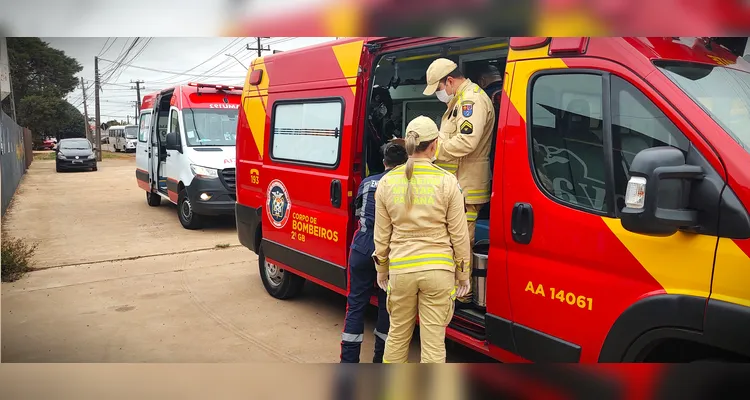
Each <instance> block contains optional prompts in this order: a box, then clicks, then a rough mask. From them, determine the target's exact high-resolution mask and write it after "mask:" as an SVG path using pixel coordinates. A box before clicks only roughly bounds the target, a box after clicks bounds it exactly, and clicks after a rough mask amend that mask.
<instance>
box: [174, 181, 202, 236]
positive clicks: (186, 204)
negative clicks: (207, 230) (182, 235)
mask: <svg viewBox="0 0 750 400" xmlns="http://www.w3.org/2000/svg"><path fill="white" fill-rule="evenodd" d="M177 217H178V218H179V219H180V223H181V224H182V227H183V228H185V229H190V230H196V229H201V228H202V227H203V216H202V215H200V214H196V213H195V212H194V211H193V207H192V205H191V204H190V199H188V195H187V190H185V189H184V188H183V189H182V190H180V193H179V194H178V195H177Z"/></svg>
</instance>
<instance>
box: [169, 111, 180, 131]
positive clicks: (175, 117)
mask: <svg viewBox="0 0 750 400" xmlns="http://www.w3.org/2000/svg"><path fill="white" fill-rule="evenodd" d="M173 132H174V133H178V134H179V133H180V114H179V113H178V112H177V110H172V111H171V113H170V114H169V130H168V131H167V133H173Z"/></svg>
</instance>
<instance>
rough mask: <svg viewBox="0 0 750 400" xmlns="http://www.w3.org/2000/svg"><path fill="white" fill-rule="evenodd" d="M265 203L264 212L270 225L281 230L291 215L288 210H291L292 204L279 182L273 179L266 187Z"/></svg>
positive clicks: (284, 188) (287, 193)
mask: <svg viewBox="0 0 750 400" xmlns="http://www.w3.org/2000/svg"><path fill="white" fill-rule="evenodd" d="M266 201H267V202H268V203H267V204H266V212H267V213H268V219H270V220H271V224H273V226H275V227H276V228H283V227H284V225H286V222H287V221H288V220H289V215H291V213H290V212H289V210H290V209H291V208H292V202H291V201H290V200H289V192H287V190H286V187H284V184H283V183H281V181H280V180H278V179H275V180H274V181H273V182H271V184H270V185H268V192H267V195H266Z"/></svg>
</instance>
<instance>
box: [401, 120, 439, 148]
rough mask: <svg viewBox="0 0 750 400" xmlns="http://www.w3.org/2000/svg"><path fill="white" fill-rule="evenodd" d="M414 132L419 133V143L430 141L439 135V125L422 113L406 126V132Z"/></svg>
mask: <svg viewBox="0 0 750 400" xmlns="http://www.w3.org/2000/svg"><path fill="white" fill-rule="evenodd" d="M411 132H414V133H416V134H417V143H423V142H429V141H430V140H434V139H436V138H437V137H438V127H437V124H435V121H433V120H432V119H430V118H428V117H425V116H424V115H420V116H418V117H417V118H414V119H413V120H411V122H409V125H407V126H406V134H407V135H409V133H411Z"/></svg>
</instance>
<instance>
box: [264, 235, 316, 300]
mask: <svg viewBox="0 0 750 400" xmlns="http://www.w3.org/2000/svg"><path fill="white" fill-rule="evenodd" d="M259 251H260V253H259V254H258V267H259V268H260V279H261V280H262V281H263V286H264V287H265V288H266V291H267V292H268V294H270V295H271V296H273V297H275V298H277V299H279V300H287V299H291V298H293V297H295V296H297V295H298V294H300V292H301V291H302V287H303V286H304V285H305V279H304V278H302V277H300V276H297V275H294V274H292V273H291V272H288V271H284V270H283V269H281V268H279V267H278V266H276V265H274V264H273V263H270V262H268V260H266V256H265V255H264V254H263V245H261V246H260V250H259Z"/></svg>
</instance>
